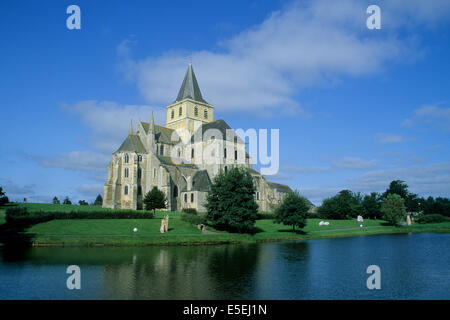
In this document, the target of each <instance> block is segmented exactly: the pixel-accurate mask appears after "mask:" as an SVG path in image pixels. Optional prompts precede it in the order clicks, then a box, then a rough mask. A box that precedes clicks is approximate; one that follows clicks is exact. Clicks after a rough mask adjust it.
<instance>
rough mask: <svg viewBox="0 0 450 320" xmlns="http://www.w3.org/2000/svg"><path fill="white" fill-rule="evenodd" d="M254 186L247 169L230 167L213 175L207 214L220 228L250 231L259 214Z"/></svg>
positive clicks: (241, 231) (210, 220)
mask: <svg viewBox="0 0 450 320" xmlns="http://www.w3.org/2000/svg"><path fill="white" fill-rule="evenodd" d="M255 192H256V188H255V186H254V184H253V178H252V176H251V174H250V173H249V171H248V169H245V168H238V167H233V168H231V169H229V170H228V171H227V172H224V171H221V172H219V174H217V175H216V177H215V178H214V181H213V182H212V184H211V188H210V191H209V193H208V195H207V197H206V204H205V207H206V210H207V214H206V218H207V220H208V221H209V222H210V223H211V224H212V226H213V227H214V228H216V229H219V230H227V231H231V232H239V233H244V232H250V231H252V230H253V228H254V224H255V220H256V218H257V215H258V204H257V203H256V201H255Z"/></svg>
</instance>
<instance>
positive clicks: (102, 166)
mask: <svg viewBox="0 0 450 320" xmlns="http://www.w3.org/2000/svg"><path fill="white" fill-rule="evenodd" d="M30 157H31V158H32V159H34V160H35V161H36V162H38V163H39V164H40V165H41V166H44V167H50V168H63V169H71V170H80V171H105V170H106V166H107V165H108V162H109V161H110V160H111V156H108V155H106V154H103V153H99V152H93V151H72V152H67V153H61V154H59V155H56V156H30Z"/></svg>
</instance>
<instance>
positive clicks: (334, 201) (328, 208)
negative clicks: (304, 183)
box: [317, 190, 364, 220]
mask: <svg viewBox="0 0 450 320" xmlns="http://www.w3.org/2000/svg"><path fill="white" fill-rule="evenodd" d="M362 201H363V200H362V196H361V194H360V193H354V192H352V191H350V190H342V191H340V192H339V193H338V194H337V195H335V196H334V197H331V198H327V199H325V200H324V201H323V203H322V205H321V206H320V207H319V208H318V209H317V212H318V214H319V216H320V217H321V218H323V219H338V220H339V219H351V218H356V217H357V216H358V215H362V214H363V211H364V209H363V206H362Z"/></svg>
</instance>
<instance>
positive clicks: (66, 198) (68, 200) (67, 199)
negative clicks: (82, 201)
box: [63, 197, 72, 204]
mask: <svg viewBox="0 0 450 320" xmlns="http://www.w3.org/2000/svg"><path fill="white" fill-rule="evenodd" d="M63 204H72V201H70V199H69V197H65V198H64V201H63Z"/></svg>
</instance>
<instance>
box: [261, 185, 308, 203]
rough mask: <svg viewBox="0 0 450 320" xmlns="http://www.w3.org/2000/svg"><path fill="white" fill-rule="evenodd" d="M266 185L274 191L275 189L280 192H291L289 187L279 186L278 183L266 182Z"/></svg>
mask: <svg viewBox="0 0 450 320" xmlns="http://www.w3.org/2000/svg"><path fill="white" fill-rule="evenodd" d="M267 183H268V184H269V186H271V187H272V188H274V189H277V190H278V191H280V192H289V191H292V189H291V188H290V187H289V186H287V185H285V184H280V183H276V182H270V181H267ZM308 201H309V200H308Z"/></svg>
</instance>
